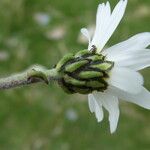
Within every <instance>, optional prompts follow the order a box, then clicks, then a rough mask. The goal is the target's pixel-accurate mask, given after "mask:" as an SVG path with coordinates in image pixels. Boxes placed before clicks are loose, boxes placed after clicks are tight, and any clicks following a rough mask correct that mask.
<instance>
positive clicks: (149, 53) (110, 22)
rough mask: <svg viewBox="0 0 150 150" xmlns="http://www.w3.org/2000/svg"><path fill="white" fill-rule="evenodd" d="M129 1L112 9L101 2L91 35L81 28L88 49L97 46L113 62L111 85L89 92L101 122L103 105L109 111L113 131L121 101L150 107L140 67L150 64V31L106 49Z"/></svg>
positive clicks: (90, 100) (91, 105)
mask: <svg viewBox="0 0 150 150" xmlns="http://www.w3.org/2000/svg"><path fill="white" fill-rule="evenodd" d="M126 5H127V0H120V1H119V2H118V4H117V5H116V6H115V8H114V10H113V11H112V12H111V8H110V4H109V2H107V3H106V4H104V3H103V4H100V5H99V6H98V10H97V16H96V29H95V33H94V36H93V38H92V39H91V38H90V35H89V32H88V30H87V29H85V28H83V29H81V32H82V34H83V35H84V36H86V38H88V40H89V46H88V49H89V50H90V49H91V47H92V45H95V46H96V47H97V53H101V54H103V55H105V56H106V59H107V60H109V61H113V62H114V64H115V65H114V67H113V69H112V70H111V72H110V77H109V80H108V81H107V82H108V84H109V87H108V89H107V90H105V91H104V92H93V93H91V94H89V95H88V103H89V108H90V111H91V112H94V113H95V115H96V118H97V120H98V122H100V121H102V120H103V107H104V108H105V109H106V110H107V111H108V112H109V122H110V131H111V133H113V132H115V130H116V128H117V124H118V119H119V106H118V105H119V101H118V99H123V100H126V101H129V102H132V103H135V104H137V105H139V106H141V107H144V108H146V109H150V92H149V91H147V90H146V89H145V88H144V87H143V77H142V76H141V75H140V73H138V72H137V71H138V70H140V69H143V68H145V67H148V66H150V50H149V49H147V48H146V47H148V46H149V45H150V32H145V33H140V34H137V35H135V36H133V37H131V38H129V39H128V40H126V41H123V42H121V43H119V44H116V45H114V46H112V47H110V48H107V49H104V46H105V44H106V43H107V41H108V40H109V38H110V37H111V35H112V34H113V32H114V31H115V29H116V28H117V26H118V24H119V23H120V21H121V19H122V17H123V15H124V12H125V9H126Z"/></svg>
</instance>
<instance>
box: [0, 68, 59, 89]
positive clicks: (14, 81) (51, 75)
mask: <svg viewBox="0 0 150 150" xmlns="http://www.w3.org/2000/svg"><path fill="white" fill-rule="evenodd" d="M58 79H59V75H58V73H57V71H56V70H55V69H50V70H48V69H46V68H44V67H42V66H40V65H34V66H32V67H30V68H29V69H27V70H26V71H24V72H22V73H18V74H14V75H11V76H8V77H5V78H1V79H0V89H1V90H2V89H10V88H15V87H19V86H24V85H28V84H33V83H38V82H45V83H47V84H49V82H50V81H52V80H58Z"/></svg>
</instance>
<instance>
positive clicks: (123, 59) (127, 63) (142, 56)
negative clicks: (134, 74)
mask: <svg viewBox="0 0 150 150" xmlns="http://www.w3.org/2000/svg"><path fill="white" fill-rule="evenodd" d="M115 64H116V65H117V66H121V67H128V68H130V69H133V70H136V71H137V70H140V69H144V68H145V67H149V66H150V49H143V50H138V51H130V52H129V51H127V52H126V53H124V54H121V55H120V58H119V57H118V59H117V60H116V61H115Z"/></svg>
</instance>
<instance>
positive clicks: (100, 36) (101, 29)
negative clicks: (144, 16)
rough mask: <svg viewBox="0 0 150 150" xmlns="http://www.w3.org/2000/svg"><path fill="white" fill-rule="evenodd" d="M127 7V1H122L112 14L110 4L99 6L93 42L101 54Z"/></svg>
mask: <svg viewBox="0 0 150 150" xmlns="http://www.w3.org/2000/svg"><path fill="white" fill-rule="evenodd" d="M126 5H127V0H120V1H119V3H118V4H117V5H116V7H115V8H114V10H113V12H112V14H111V9H110V4H109V2H107V3H106V5H105V4H104V3H103V4H100V5H99V7H98V10H97V17H96V30H95V34H94V37H93V40H92V45H95V46H96V47H97V48H98V51H99V52H100V51H101V50H102V49H103V47H104V46H105V44H106V43H107V41H108V40H109V38H110V37H111V35H112V34H113V32H114V31H115V29H116V28H117V26H118V24H119V23H120V21H121V19H122V17H123V15H124V12H125V8H126Z"/></svg>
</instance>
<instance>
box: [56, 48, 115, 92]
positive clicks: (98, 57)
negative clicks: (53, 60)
mask: <svg viewBox="0 0 150 150" xmlns="http://www.w3.org/2000/svg"><path fill="white" fill-rule="evenodd" d="M113 66H114V62H111V61H107V60H106V57H105V56H103V55H102V54H97V53H96V50H95V47H93V48H92V49H91V50H90V51H89V50H81V51H79V52H78V53H76V54H75V55H73V54H68V55H66V56H64V57H63V58H62V59H61V60H60V61H59V62H58V64H57V65H56V69H57V71H58V72H59V74H60V76H61V78H60V80H59V82H58V83H59V85H60V86H61V87H62V88H63V89H64V91H66V92H67V93H80V94H89V93H92V92H93V91H101V92H103V91H104V90H106V89H107V87H108V84H107V82H106V81H107V79H108V78H109V72H110V70H111V69H112V67H113Z"/></svg>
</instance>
